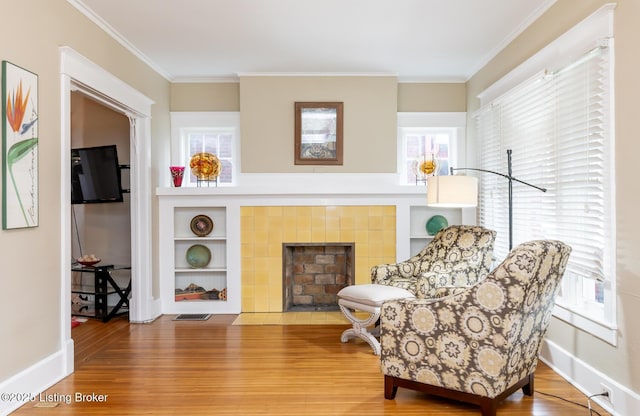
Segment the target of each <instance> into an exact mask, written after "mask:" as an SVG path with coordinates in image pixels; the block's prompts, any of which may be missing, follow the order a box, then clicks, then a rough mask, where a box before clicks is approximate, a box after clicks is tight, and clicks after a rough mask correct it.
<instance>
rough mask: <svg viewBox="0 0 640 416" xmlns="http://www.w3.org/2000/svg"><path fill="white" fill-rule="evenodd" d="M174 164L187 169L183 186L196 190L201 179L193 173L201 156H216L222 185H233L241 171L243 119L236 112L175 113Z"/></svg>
mask: <svg viewBox="0 0 640 416" xmlns="http://www.w3.org/2000/svg"><path fill="white" fill-rule="evenodd" d="M171 131H172V134H171V143H172V152H171V163H172V164H173V165H180V166H185V167H186V169H185V175H184V179H183V182H182V186H196V185H197V182H198V181H197V178H196V177H195V175H194V174H193V173H192V172H191V171H190V169H189V162H190V160H191V157H192V156H193V155H194V154H197V153H203V152H206V153H211V154H214V155H215V156H216V157H217V158H218V159H219V160H220V164H221V171H220V175H219V176H218V177H217V181H218V182H217V184H218V185H233V184H234V183H235V180H236V176H237V173H236V172H237V169H238V160H239V157H238V154H239V152H238V146H239V142H240V115H239V113H236V112H172V113H171Z"/></svg>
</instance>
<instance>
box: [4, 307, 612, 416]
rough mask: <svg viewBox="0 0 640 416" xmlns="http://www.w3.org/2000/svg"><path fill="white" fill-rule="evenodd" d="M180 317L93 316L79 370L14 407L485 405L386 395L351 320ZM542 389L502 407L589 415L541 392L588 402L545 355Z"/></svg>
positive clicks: (141, 409)
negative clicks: (351, 335) (350, 330)
mask: <svg viewBox="0 0 640 416" xmlns="http://www.w3.org/2000/svg"><path fill="white" fill-rule="evenodd" d="M172 318H173V317H172V316H164V317H161V318H159V319H158V320H156V321H155V322H153V323H150V324H129V323H128V322H127V321H126V318H117V319H114V320H112V321H111V322H109V323H108V324H103V323H102V322H99V321H95V320H90V321H89V322H86V323H84V324H82V325H80V326H78V327H77V328H74V329H73V330H72V337H73V339H74V342H75V355H76V361H75V372H74V373H73V374H72V375H70V376H69V377H67V378H65V379H64V380H62V381H60V382H59V383H57V384H56V385H54V386H52V387H51V388H49V389H48V390H47V391H46V395H48V396H46V395H42V396H41V397H40V399H42V400H40V399H39V400H36V401H34V402H31V403H28V404H26V405H24V406H23V407H22V408H20V409H18V410H17V411H15V412H14V414H15V415H47V416H48V415H80V414H82V415H87V414H91V415H148V414H153V415H173V414H179V415H235V414H240V415H296V416H298V415H305V416H315V415H318V416H320V415H322V416H327V415H426V414H428V415H434V416H441V415H475V416H479V415H480V411H479V408H477V407H474V406H471V405H466V404H461V403H457V402H452V401H447V400H444V399H438V398H435V397H431V396H427V395H425V394H422V393H418V392H414V391H411V390H407V389H402V388H401V389H399V390H398V394H397V396H396V398H395V400H385V399H384V396H383V377H382V374H381V373H380V369H379V367H378V363H379V360H378V357H376V356H374V355H373V354H372V353H371V349H370V348H369V346H368V345H367V344H365V343H364V342H362V341H359V340H358V341H350V342H349V343H346V344H343V343H341V342H340V334H341V332H342V331H343V330H344V329H346V328H347V325H231V323H232V322H233V321H234V319H235V318H236V316H235V315H222V316H221V315H218V316H212V317H211V318H210V319H209V320H207V321H173V320H172ZM535 387H536V393H535V394H534V396H533V398H530V397H526V396H524V395H523V394H522V392H521V391H519V392H517V393H515V394H513V395H512V396H510V397H509V398H508V399H507V400H506V401H505V402H503V404H502V405H501V406H500V407H499V409H498V415H515V416H518V415H520V416H524V415H562V416H566V415H589V411H588V410H587V409H586V408H583V407H580V406H578V405H576V404H572V403H568V402H566V401H563V400H561V399H558V398H554V397H549V396H546V395H544V394H541V392H544V393H549V394H553V395H557V396H561V397H563V398H565V399H568V400H572V401H575V402H578V403H581V404H583V405H585V406H586V405H587V398H586V397H585V396H584V395H583V394H582V393H580V392H579V391H578V390H576V389H575V388H573V387H572V386H571V385H570V384H569V383H567V382H566V381H564V380H563V379H562V378H561V377H559V376H558V375H556V374H555V373H554V372H553V371H551V370H550V369H549V368H548V367H547V366H545V365H544V364H542V363H540V365H539V368H538V371H537V372H536V385H535ZM78 394H80V395H86V396H84V397H83V399H84V401H79V400H77V397H76V396H77V395H78ZM67 398H68V399H69V402H70V403H69V404H67V403H66V402H65V401H66V399H67ZM100 399H103V400H104V401H98V400H100ZM47 400H48V401H47ZM90 400H91V401H90ZM55 404H57V406H55V407H50V406H52V405H55ZM592 407H593V408H594V409H595V410H597V412H598V413H599V414H601V415H603V416H604V415H607V413H606V412H605V411H604V410H602V409H601V408H600V407H598V406H597V405H595V404H594V403H593V402H592ZM595 414H596V413H594V415H595Z"/></svg>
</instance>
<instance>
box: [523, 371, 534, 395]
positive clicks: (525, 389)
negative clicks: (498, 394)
mask: <svg viewBox="0 0 640 416" xmlns="http://www.w3.org/2000/svg"><path fill="white" fill-rule="evenodd" d="M522 392H523V393H524V394H525V396H533V374H529V382H528V383H527V384H525V385H524V386H522Z"/></svg>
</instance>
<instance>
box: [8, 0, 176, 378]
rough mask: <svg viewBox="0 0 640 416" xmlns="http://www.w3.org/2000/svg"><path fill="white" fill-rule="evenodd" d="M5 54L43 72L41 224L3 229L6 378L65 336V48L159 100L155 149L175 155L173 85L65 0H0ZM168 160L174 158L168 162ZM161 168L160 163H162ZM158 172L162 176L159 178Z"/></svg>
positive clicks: (153, 123) (154, 118)
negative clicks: (62, 90)
mask: <svg viewBox="0 0 640 416" xmlns="http://www.w3.org/2000/svg"><path fill="white" fill-rule="evenodd" d="M0 9H1V10H4V11H5V19H3V23H2V25H0V59H3V60H7V61H10V62H12V63H14V64H16V65H19V66H21V67H23V68H26V69H28V70H29V71H32V72H34V73H36V74H38V76H39V79H38V82H39V94H38V99H39V114H38V116H39V117H38V124H39V125H38V135H39V137H38V139H39V149H38V151H39V192H38V194H39V195H38V196H39V202H40V212H39V226H38V227H35V228H30V229H19V230H1V231H0V264H1V265H2V266H1V268H2V272H1V279H0V289H1V290H0V316H1V317H2V318H0V332H2V338H3V340H5V341H4V342H2V343H0V357H1V358H0V381H3V380H6V379H8V378H9V377H11V376H13V375H15V374H17V373H19V372H20V371H22V370H24V369H26V368H28V367H30V366H32V365H34V364H35V363H36V362H38V361H39V360H42V359H44V358H46V357H48V356H50V355H52V354H54V353H55V352H57V351H60V349H61V347H62V344H63V342H64V340H63V339H61V332H62V330H61V312H60V280H61V277H60V275H61V270H62V267H67V266H68V264H67V262H66V261H65V262H64V264H62V263H61V259H60V245H61V244H63V238H62V233H61V230H60V218H61V209H60V207H61V201H62V198H68V196H67V195H61V194H60V180H61V169H62V167H61V158H60V149H61V146H62V144H61V137H60V136H61V134H60V117H61V106H60V103H61V97H60V57H59V56H60V54H59V49H58V48H59V47H60V46H62V45H66V46H70V47H71V48H73V49H75V50H76V51H78V52H79V53H81V54H83V55H84V56H86V57H87V58H89V59H90V60H92V61H94V62H95V63H97V64H98V65H100V66H102V67H103V68H105V69H106V70H107V71H110V72H111V73H113V74H114V75H115V76H116V77H119V78H120V79H122V80H123V81H125V82H126V83H127V84H129V85H131V86H132V87H134V88H136V89H137V90H139V91H140V92H142V93H143V94H145V95H146V96H148V97H150V98H151V99H152V100H154V101H155V104H154V105H153V107H152V120H151V130H152V131H151V133H152V136H153V140H154V142H153V145H152V153H153V158H154V159H155V160H163V159H165V160H168V152H169V150H168V149H169V145H168V137H169V92H170V91H169V82H168V81H167V80H166V79H164V78H162V77H161V76H159V75H158V74H157V73H155V72H154V71H152V70H151V69H150V68H149V67H147V66H146V65H145V64H144V63H142V62H141V61H140V60H138V59H136V58H135V57H134V56H133V55H131V53H129V52H127V51H126V50H125V49H124V48H123V47H122V46H120V44H119V43H117V42H116V41H114V40H113V39H112V38H110V37H109V36H108V35H107V34H105V33H104V32H103V31H101V30H100V29H98V28H97V27H96V26H95V25H94V24H93V23H91V22H90V21H89V20H88V19H87V18H85V17H84V16H82V15H81V14H80V13H79V12H78V11H77V10H76V9H74V8H73V7H72V6H71V5H70V4H69V3H67V2H66V1H65V0H48V1H42V0H22V1H19V2H16V1H9V0H0ZM164 165H166V163H165V164H164ZM153 170H154V171H155V170H156V168H155V167H154V168H153ZM156 177H157V175H154V178H156Z"/></svg>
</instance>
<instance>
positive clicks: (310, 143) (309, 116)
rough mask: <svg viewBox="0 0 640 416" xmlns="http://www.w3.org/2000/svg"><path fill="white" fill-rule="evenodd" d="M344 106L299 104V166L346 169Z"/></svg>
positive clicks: (297, 112)
mask: <svg viewBox="0 0 640 416" xmlns="http://www.w3.org/2000/svg"><path fill="white" fill-rule="evenodd" d="M343 107H344V105H343V103H342V102H296V103H295V146H294V153H295V164H296V165H342V149H343V137H342V136H343V127H342V125H343Z"/></svg>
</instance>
